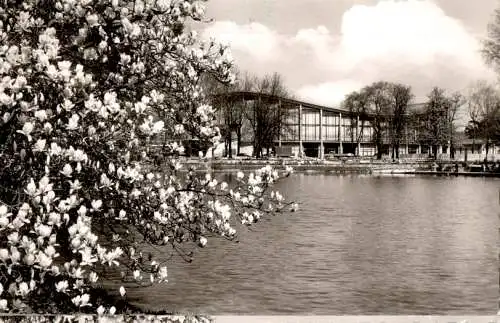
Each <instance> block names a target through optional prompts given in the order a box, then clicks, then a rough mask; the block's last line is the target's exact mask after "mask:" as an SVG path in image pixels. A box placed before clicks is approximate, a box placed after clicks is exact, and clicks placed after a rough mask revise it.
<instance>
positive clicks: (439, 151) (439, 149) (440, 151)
mask: <svg viewBox="0 0 500 323" xmlns="http://www.w3.org/2000/svg"><path fill="white" fill-rule="evenodd" d="M442 153H443V145H439V146H438V155H439V154H442Z"/></svg>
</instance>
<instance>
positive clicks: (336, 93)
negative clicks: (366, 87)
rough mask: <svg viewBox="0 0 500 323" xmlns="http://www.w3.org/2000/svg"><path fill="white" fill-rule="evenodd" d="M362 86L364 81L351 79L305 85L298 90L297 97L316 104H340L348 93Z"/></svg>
mask: <svg viewBox="0 0 500 323" xmlns="http://www.w3.org/2000/svg"><path fill="white" fill-rule="evenodd" d="M362 86H363V84H362V83H359V82H354V81H350V80H346V81H337V82H324V83H321V84H317V85H316V84H315V85H305V86H303V87H301V88H300V89H299V90H298V91H297V97H298V98H300V99H301V100H304V101H307V102H311V103H315V104H320V105H326V106H338V105H340V104H341V102H342V100H343V99H344V96H345V94H346V93H349V92H352V91H356V90H358V89H359V88H360V87H362Z"/></svg>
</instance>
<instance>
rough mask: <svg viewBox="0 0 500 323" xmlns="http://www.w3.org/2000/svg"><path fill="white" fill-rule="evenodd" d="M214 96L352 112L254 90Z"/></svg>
mask: <svg viewBox="0 0 500 323" xmlns="http://www.w3.org/2000/svg"><path fill="white" fill-rule="evenodd" d="M214 96H216V97H217V96H224V97H229V98H231V99H235V100H236V99H243V100H255V99H257V98H261V99H265V100H269V101H275V102H278V101H281V103H285V104H291V105H301V106H302V107H303V108H308V109H315V110H325V111H330V112H336V113H350V111H349V110H347V109H344V108H342V107H327V106H324V105H319V104H314V103H309V102H305V101H300V100H296V99H291V98H284V97H280V96H277V95H271V94H267V93H259V92H253V91H234V92H228V93H219V94H215V95H214ZM424 105H425V103H411V104H409V105H408V107H409V108H410V109H418V108H421V107H423V106H424Z"/></svg>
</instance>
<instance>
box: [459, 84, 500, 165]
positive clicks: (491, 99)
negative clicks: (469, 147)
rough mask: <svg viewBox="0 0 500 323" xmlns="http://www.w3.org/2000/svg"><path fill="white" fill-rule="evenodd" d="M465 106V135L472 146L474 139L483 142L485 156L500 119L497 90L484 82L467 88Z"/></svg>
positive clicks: (499, 96)
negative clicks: (467, 120) (466, 115)
mask: <svg viewBox="0 0 500 323" xmlns="http://www.w3.org/2000/svg"><path fill="white" fill-rule="evenodd" d="M467 104H468V111H469V118H470V121H469V124H468V125H467V127H466V134H467V135H468V136H469V137H470V138H472V140H473V146H474V141H475V139H479V138H481V139H483V140H484V142H485V145H486V147H485V148H486V156H487V155H488V150H489V146H490V143H491V139H493V138H494V137H496V134H497V133H498V120H499V118H500V94H499V92H498V89H497V88H496V87H495V86H494V85H493V84H489V83H488V82H486V81H478V82H476V83H474V84H472V85H471V86H470V87H469V93H468V97H467ZM473 150H474V148H473Z"/></svg>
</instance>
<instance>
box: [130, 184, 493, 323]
mask: <svg viewBox="0 0 500 323" xmlns="http://www.w3.org/2000/svg"><path fill="white" fill-rule="evenodd" d="M499 183H500V181H498V180H497V179H482V178H459V177H456V178H431V177H373V176H325V175H307V176H306V175H297V176H294V177H291V178H288V179H286V180H285V181H284V182H282V183H281V184H280V185H281V186H279V187H278V188H279V189H280V191H281V192H282V193H283V194H284V195H285V196H286V197H288V198H291V199H295V200H298V201H300V202H301V209H300V211H299V212H297V213H293V214H284V215H282V216H280V217H271V218H270V219H269V220H267V221H263V222H264V223H258V224H257V226H256V227H255V228H254V230H253V231H252V232H249V231H246V230H243V231H241V232H240V239H239V240H240V241H241V243H239V244H231V243H228V242H225V241H219V240H214V239H212V240H210V241H209V245H208V246H207V248H206V249H205V250H203V252H199V253H198V254H197V256H196V258H195V261H194V262H193V263H192V264H189V265H188V264H184V263H182V261H174V262H172V263H170V266H169V275H170V280H171V282H172V283H169V284H167V285H162V286H154V287H151V288H148V289H146V290H142V291H141V290H138V291H135V293H136V295H137V297H138V298H139V299H140V300H141V303H143V304H148V305H150V306H153V307H168V308H173V309H176V310H180V311H191V312H192V311H194V312H206V313H218V314H219V313H232V314H253V313H259V314H325V315H341V314H352V315H356V314H357V315H360V314H382V313H383V314H400V315H405V314H406V315H408V314H422V315H423V314H443V315H444V314H447V315H460V314H464V313H467V314H484V313H490V311H491V313H492V314H494V313H496V309H497V300H498V263H497V260H498V250H497V240H498V184H499ZM130 293H131V294H132V293H133V291H131V292H130ZM493 311H494V312H493Z"/></svg>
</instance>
